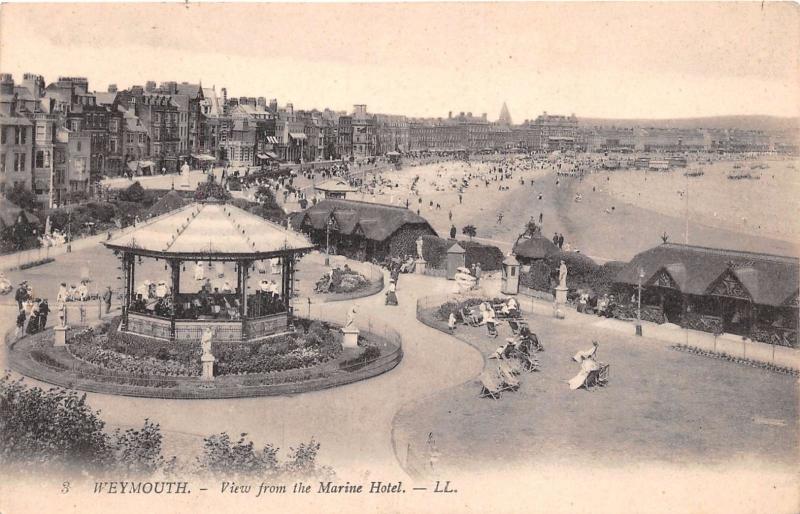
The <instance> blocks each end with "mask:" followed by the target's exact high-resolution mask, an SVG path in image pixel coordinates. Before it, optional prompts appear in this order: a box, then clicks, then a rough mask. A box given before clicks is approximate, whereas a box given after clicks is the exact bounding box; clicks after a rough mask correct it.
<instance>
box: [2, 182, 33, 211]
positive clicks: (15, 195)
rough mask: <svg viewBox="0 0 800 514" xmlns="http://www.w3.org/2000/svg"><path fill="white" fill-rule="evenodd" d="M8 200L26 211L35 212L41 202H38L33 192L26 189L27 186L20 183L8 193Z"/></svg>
mask: <svg viewBox="0 0 800 514" xmlns="http://www.w3.org/2000/svg"><path fill="white" fill-rule="evenodd" d="M6 198H8V201H9V202H11V203H13V204H14V205H16V206H17V207H19V208H21V209H24V210H26V211H35V210H37V209H38V208H39V202H37V201H36V195H35V194H33V191H29V190H27V189H25V186H23V185H22V184H19V183H17V184H14V187H12V188H11V190H9V191H8V192H7V193H6Z"/></svg>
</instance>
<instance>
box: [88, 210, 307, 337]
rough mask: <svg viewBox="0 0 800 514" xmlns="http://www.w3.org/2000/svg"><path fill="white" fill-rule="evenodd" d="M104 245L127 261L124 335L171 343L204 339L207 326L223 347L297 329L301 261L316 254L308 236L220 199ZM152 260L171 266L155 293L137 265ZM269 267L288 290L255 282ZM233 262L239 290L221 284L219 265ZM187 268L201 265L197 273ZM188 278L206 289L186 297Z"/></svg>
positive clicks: (124, 286)
mask: <svg viewBox="0 0 800 514" xmlns="http://www.w3.org/2000/svg"><path fill="white" fill-rule="evenodd" d="M104 244H105V245H106V247H108V248H109V249H111V250H114V252H115V253H116V254H118V255H119V256H120V257H121V260H122V271H123V276H122V279H123V288H124V300H123V308H122V321H121V323H120V330H121V331H124V332H130V333H133V334H138V335H142V336H148V337H152V338H156V339H161V340H168V341H199V340H200V338H201V336H202V333H203V331H204V330H205V329H206V328H211V329H212V330H213V332H214V339H215V340H218V341H252V340H257V339H261V338H264V337H267V336H270V335H274V334H278V333H281V332H285V331H286V330H288V329H289V327H290V326H291V325H292V309H291V304H290V299H291V297H292V290H293V275H294V264H295V261H296V260H297V258H298V257H299V256H300V255H302V254H303V253H305V252H308V251H310V250H312V249H313V248H314V246H313V245H312V244H311V243H310V242H309V241H308V240H307V239H306V238H305V237H304V236H303V235H302V234H298V233H296V232H293V231H291V230H287V229H285V228H283V227H281V226H279V225H276V224H274V223H271V222H269V221H266V220H264V219H263V218H261V217H259V216H256V215H254V214H251V213H249V212H247V211H245V210H243V209H240V208H238V207H235V206H233V205H230V204H226V203H221V202H213V201H208V202H203V203H193V204H191V205H188V206H186V207H184V208H182V209H179V210H177V211H175V212H173V213H171V214H166V215H164V216H163V217H162V218H160V219H157V220H155V221H153V222H151V223H148V224H146V225H143V226H141V227H139V228H137V229H135V230H133V231H132V232H129V233H127V234H125V235H124V236H121V237H119V238H116V239H113V240H110V241H107V242H106V243H104ZM144 259H147V260H155V261H158V262H161V261H163V262H164V271H166V272H168V278H169V280H163V281H161V282H159V283H158V285H157V286H156V287H154V286H155V284H153V285H150V282H151V281H150V280H149V278H148V277H147V276H141V277H139V280H140V281H142V280H146V281H145V282H142V284H143V285H141V286H139V287H138V288H137V286H136V284H137V264H138V265H139V266H140V267H141V266H142V263H143V260H144ZM264 261H270V262H275V263H277V265H278V266H279V269H280V278H279V280H280V286H278V284H277V281H272V280H266V279H264V280H262V281H261V284H259V285H253V284H251V282H253V280H252V277H251V276H250V271H251V268H253V267H254V266H255V265H256V264H257V263H259V262H264ZM231 264H232V265H233V271H234V272H235V274H236V284H235V289H234V286H233V284H230V283H229V281H226V282H225V285H224V286H223V287H220V285H219V284H218V283H217V284H214V282H213V281H212V278H214V277H212V276H210V275H211V274H212V269H213V268H212V266H220V268H219V269H223V268H221V267H224V266H228V267H230V266H231ZM187 265H188V266H190V267H194V270H191V269H190V272H189V275H187V274H186V270H187ZM204 266H207V269H208V274H209V276H208V277H206V278H200V279H198V278H197V277H198V272H197V270H198V268H202V271H204V270H205V269H206V268H205V267H204ZM150 267H151V269H152V268H153V266H152V265H151V266H150ZM270 267H271V266H270ZM158 269H160V264H159V268H158ZM192 271H194V275H193V274H192ZM262 272H263V268H262ZM142 274H143V275H144V274H145V273H142ZM277 274H278V273H277V271H276V272H275V275H277ZM182 276H183V284H184V286H187V285H188V284H187V282H188V283H189V284H191V283H194V284H195V287H194V288H197V287H199V290H198V291H195V292H184V291H185V290H186V289H190V288H189V287H182ZM273 277H274V275H270V277H269V278H273ZM187 278H188V280H187ZM153 282H154V281H153Z"/></svg>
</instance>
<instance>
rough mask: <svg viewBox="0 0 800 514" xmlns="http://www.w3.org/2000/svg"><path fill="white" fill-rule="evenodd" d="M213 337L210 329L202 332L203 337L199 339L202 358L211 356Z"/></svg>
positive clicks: (207, 328)
mask: <svg viewBox="0 0 800 514" xmlns="http://www.w3.org/2000/svg"><path fill="white" fill-rule="evenodd" d="M213 337H214V332H213V331H212V330H211V328H210V327H206V329H205V330H203V336H202V337H201V339H200V348H202V349H203V357H206V356H208V355H211V339H212V338H213Z"/></svg>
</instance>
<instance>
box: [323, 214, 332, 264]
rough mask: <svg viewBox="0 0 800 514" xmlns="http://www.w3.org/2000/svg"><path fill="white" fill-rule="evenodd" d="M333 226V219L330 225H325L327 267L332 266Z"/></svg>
mask: <svg viewBox="0 0 800 514" xmlns="http://www.w3.org/2000/svg"><path fill="white" fill-rule="evenodd" d="M332 224H333V220H332V219H328V223H326V224H325V266H330V265H331V225H332Z"/></svg>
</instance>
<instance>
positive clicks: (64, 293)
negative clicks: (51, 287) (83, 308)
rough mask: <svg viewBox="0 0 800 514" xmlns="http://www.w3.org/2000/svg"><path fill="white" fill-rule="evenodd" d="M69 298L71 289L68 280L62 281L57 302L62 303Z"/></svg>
mask: <svg viewBox="0 0 800 514" xmlns="http://www.w3.org/2000/svg"><path fill="white" fill-rule="evenodd" d="M67 300H69V290H68V289H67V284H66V282H61V285H60V286H59V287H58V295H57V296H56V303H62V302H66V301H67Z"/></svg>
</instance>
